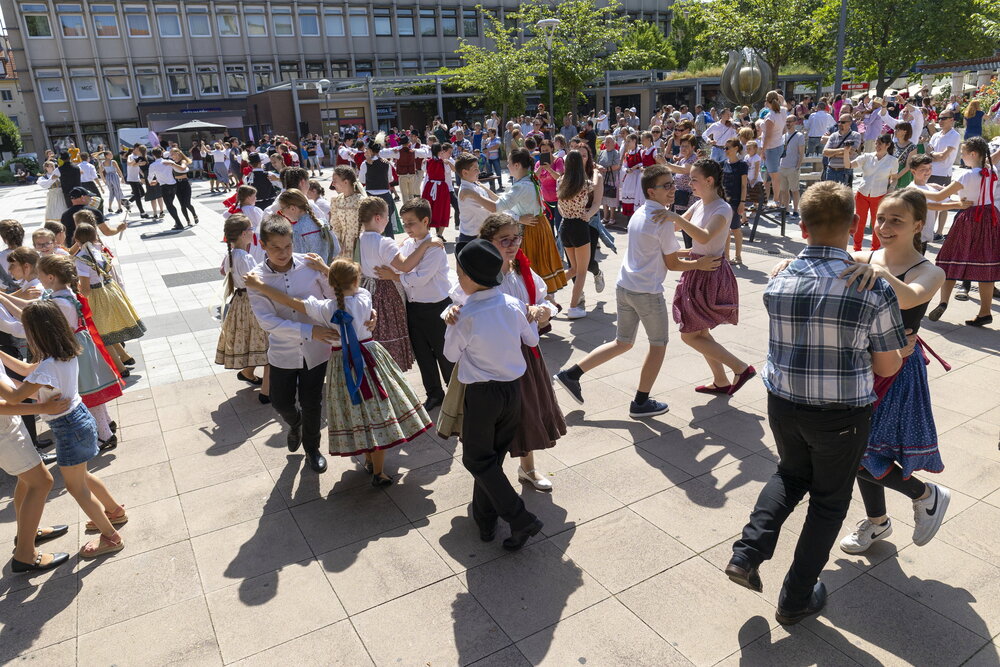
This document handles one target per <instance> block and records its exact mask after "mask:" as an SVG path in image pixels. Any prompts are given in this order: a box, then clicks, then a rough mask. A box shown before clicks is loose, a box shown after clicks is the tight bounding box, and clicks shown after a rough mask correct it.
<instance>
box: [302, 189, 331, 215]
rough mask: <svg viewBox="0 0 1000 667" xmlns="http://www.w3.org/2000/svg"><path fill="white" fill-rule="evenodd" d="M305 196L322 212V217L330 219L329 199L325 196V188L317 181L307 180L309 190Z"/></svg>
mask: <svg viewBox="0 0 1000 667" xmlns="http://www.w3.org/2000/svg"><path fill="white" fill-rule="evenodd" d="M306 198H308V199H309V201H311V202H312V203H313V204H315V205H316V208H318V209H319V210H320V212H321V213H323V216H322V217H323V219H325V220H329V219H330V201H329V200H328V199H327V198H326V189H324V188H323V186H322V185H320V183H319V181H309V191H308V192H306Z"/></svg>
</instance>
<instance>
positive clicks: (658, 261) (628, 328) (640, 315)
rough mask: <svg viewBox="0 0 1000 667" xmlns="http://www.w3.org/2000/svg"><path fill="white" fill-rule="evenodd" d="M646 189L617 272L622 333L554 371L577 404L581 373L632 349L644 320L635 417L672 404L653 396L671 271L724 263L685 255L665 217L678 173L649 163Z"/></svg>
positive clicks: (662, 346)
mask: <svg viewBox="0 0 1000 667" xmlns="http://www.w3.org/2000/svg"><path fill="white" fill-rule="evenodd" d="M642 191H643V193H644V194H645V195H646V203H645V204H644V205H642V206H640V207H639V209H638V210H637V211H636V212H635V213H634V214H633V216H632V219H631V220H629V225H628V240H629V243H628V250H627V252H626V254H625V259H624V261H623V262H622V266H621V270H620V271H619V272H618V288H617V293H616V300H617V303H618V332H617V334H616V336H615V340H613V341H612V342H610V343H605V344H604V345H601V346H600V347H598V348H597V349H595V350H593V351H592V352H590V353H589V354H587V356H585V357H584V358H583V359H581V360H580V361H579V362H578V363H577V364H576V365H574V366H571V367H570V368H568V369H566V370H561V371H559V372H558V373H556V376H555V379H556V380H558V381H559V383H560V384H562V385H563V386H564V387H565V388H566V390H567V391H569V393H570V395H571V396H573V398H574V399H576V401H577V402H578V403H583V391H582V388H581V386H580V377H581V376H582V375H583V374H584V373H585V372H587V371H589V370H592V369H594V368H597V367H598V366H600V365H601V364H603V363H605V362H607V361H610V360H612V359H614V358H615V357H617V356H619V355H622V354H625V353H626V352H628V351H629V350H631V349H632V346H633V345H634V344H635V338H636V333H637V332H638V329H639V324H640V323H641V324H642V327H643V329H645V330H646V337H647V338H648V339H649V352H647V353H646V360H645V361H644V362H643V364H642V370H641V371H640V373H639V387H638V390H637V391H636V394H635V400H633V401H632V403H631V405H630V406H629V416H630V417H632V418H633V419H639V418H642V417H654V416H656V415H662V414H663V413H664V412H667V411H668V410H669V409H670V408H669V407H668V406H667V404H666V403H663V402H661V401H657V400H654V399H652V398H650V397H649V392H650V390H651V389H652V388H653V383H654V382H655V381H656V376H657V375H659V373H660V367H661V366H663V358H664V356H665V355H666V351H667V335H668V331H669V328H670V324H669V322H670V309H669V308H668V307H667V302H666V299H665V298H664V296H663V281H664V280H666V278H667V270H668V269H669V270H672V271H714V270H715V269H717V268H718V267H719V263H720V262H721V258H719V257H710V256H706V257H701V258H699V259H696V260H692V259H685V258H682V257H681V246H680V244H679V243H678V242H677V235H676V232H675V231H674V226H673V224H672V223H670V222H664V220H666V215H667V210H668V208H669V207H670V205H671V204H672V203H673V201H674V177H673V175H672V174H671V173H670V171H669V170H668V169H667V168H666V167H664V166H663V165H659V164H657V165H653V166H651V167H646V169H645V170H644V171H643V173H642Z"/></svg>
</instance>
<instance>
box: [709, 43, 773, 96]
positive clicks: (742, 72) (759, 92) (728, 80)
mask: <svg viewBox="0 0 1000 667" xmlns="http://www.w3.org/2000/svg"><path fill="white" fill-rule="evenodd" d="M770 81H771V66H770V65H768V64H767V61H766V60H764V59H763V58H762V57H761V56H760V55H758V54H757V52H756V51H754V50H753V49H750V48H743V49H740V50H734V51H730V52H729V62H728V63H726V68H725V69H724V70H723V71H722V79H721V82H720V83H721V88H722V94H723V95H724V96H725V98H726V99H727V100H729V102H730V103H732V104H734V105H740V106H742V105H746V106H751V105H754V104H757V103H758V102H760V101H761V100H763V99H764V95H765V94H766V93H767V87H768V84H769V83H770Z"/></svg>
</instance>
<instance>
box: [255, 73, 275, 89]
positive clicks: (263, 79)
mask: <svg viewBox="0 0 1000 667" xmlns="http://www.w3.org/2000/svg"><path fill="white" fill-rule="evenodd" d="M253 80H254V85H255V86H256V87H257V91H258V92H259V91H261V90H264V89H265V88H270V87H271V86H272V85H274V76H273V75H272V73H271V72H254V73H253Z"/></svg>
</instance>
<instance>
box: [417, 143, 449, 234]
mask: <svg viewBox="0 0 1000 667" xmlns="http://www.w3.org/2000/svg"><path fill="white" fill-rule="evenodd" d="M451 149H452V146H451V144H449V143H443V144H433V145H432V146H431V147H430V151H431V158H430V159H429V160H427V162H426V163H425V168H426V175H425V176H424V186H423V188H422V189H421V191H420V196H421V197H423V198H424V199H426V200H427V201H429V202H430V203H431V227H434V228H435V229H436V230H437V235H438V237H439V238H442V239H443V238H444V229H445V228H446V227H447V226H448V223H449V222H450V221H451V194H450V192H451V191H450V185H449V183H450V180H451V169H450V168H449V166H448V162H447V161H448V160H450V159H451Z"/></svg>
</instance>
